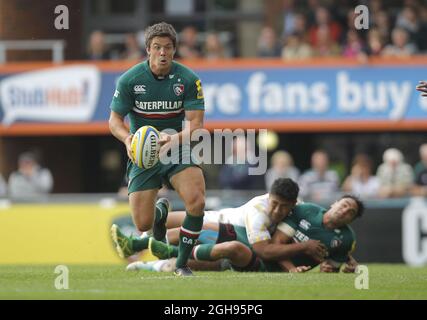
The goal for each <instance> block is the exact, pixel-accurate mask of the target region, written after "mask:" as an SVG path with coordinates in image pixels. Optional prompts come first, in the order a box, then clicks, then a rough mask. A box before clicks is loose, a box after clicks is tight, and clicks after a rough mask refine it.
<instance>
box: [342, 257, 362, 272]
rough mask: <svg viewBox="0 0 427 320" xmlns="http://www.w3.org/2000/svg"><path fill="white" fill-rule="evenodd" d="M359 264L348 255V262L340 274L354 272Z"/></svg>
mask: <svg viewBox="0 0 427 320" xmlns="http://www.w3.org/2000/svg"><path fill="white" fill-rule="evenodd" d="M358 265H359V264H358V263H357V261H356V259H354V258H353V256H352V255H350V254H349V255H348V261H347V262H346V263H345V264H344V268H343V270H342V272H345V273H354V272H356V268H357V266H358Z"/></svg>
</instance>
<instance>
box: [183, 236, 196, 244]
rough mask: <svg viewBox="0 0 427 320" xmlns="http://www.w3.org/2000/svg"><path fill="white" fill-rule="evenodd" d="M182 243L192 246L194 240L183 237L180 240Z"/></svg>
mask: <svg viewBox="0 0 427 320" xmlns="http://www.w3.org/2000/svg"><path fill="white" fill-rule="evenodd" d="M182 242H184V243H186V244H189V245H193V244H194V240H193V239H191V238H187V237H183V238H182Z"/></svg>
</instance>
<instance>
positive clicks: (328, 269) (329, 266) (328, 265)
mask: <svg viewBox="0 0 427 320" xmlns="http://www.w3.org/2000/svg"><path fill="white" fill-rule="evenodd" d="M320 272H324V273H337V272H340V267H337V266H335V265H334V264H333V263H332V262H331V261H329V260H326V261H323V262H322V263H321V264H320Z"/></svg>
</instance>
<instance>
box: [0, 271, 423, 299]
mask: <svg viewBox="0 0 427 320" xmlns="http://www.w3.org/2000/svg"><path fill="white" fill-rule="evenodd" d="M368 268H369V289H368V290H357V289H355V285H354V283H355V279H356V277H357V276H358V275H356V274H343V273H340V274H321V273H319V272H318V269H315V270H312V271H311V272H308V273H305V274H285V273H238V272H231V271H227V272H200V271H199V272H196V275H197V276H196V277H193V278H177V277H174V276H173V274H171V273H155V272H149V271H139V272H125V271H124V267H123V266H69V289H68V290H56V289H55V287H54V283H55V278H56V277H58V276H59V275H58V274H55V273H54V269H55V266H0V299H150V300H153V299H194V300H200V299H245V300H251V299H273V300H274V299H280V300H288V299H427V267H424V268H410V267H407V266H404V265H380V264H371V265H368Z"/></svg>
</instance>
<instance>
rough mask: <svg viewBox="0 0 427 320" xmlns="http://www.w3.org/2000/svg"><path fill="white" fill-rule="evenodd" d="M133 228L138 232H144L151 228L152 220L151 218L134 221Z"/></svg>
mask: <svg viewBox="0 0 427 320" xmlns="http://www.w3.org/2000/svg"><path fill="white" fill-rule="evenodd" d="M135 226H136V228H137V229H138V231H139V232H145V231H148V230H150V229H151V228H152V227H153V219H152V218H151V217H147V218H141V219H136V220H135Z"/></svg>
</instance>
